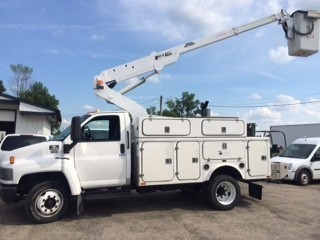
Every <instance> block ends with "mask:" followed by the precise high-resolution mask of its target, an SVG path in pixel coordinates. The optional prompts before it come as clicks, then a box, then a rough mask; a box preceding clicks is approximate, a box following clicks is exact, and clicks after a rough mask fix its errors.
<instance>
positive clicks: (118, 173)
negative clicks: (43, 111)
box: [74, 115, 127, 188]
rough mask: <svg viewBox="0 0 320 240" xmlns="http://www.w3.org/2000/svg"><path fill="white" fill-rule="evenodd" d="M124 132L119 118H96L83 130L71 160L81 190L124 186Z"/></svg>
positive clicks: (113, 116)
mask: <svg viewBox="0 0 320 240" xmlns="http://www.w3.org/2000/svg"><path fill="white" fill-rule="evenodd" d="M125 132H126V131H125V125H124V120H123V119H122V116H121V115H105V116H97V117H95V118H92V119H91V120H90V121H88V122H87V123H86V124H85V125H84V126H83V127H82V141H81V142H79V143H78V144H77V145H76V146H75V155H74V157H75V167H76V169H77V173H78V177H79V179H80V182H81V186H82V187H83V188H97V187H110V186H122V185H125V184H126V170H127V169H126V162H127V152H126V151H127V148H126V147H125V146H124V143H125Z"/></svg>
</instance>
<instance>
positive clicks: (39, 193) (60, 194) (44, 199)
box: [24, 181, 69, 223]
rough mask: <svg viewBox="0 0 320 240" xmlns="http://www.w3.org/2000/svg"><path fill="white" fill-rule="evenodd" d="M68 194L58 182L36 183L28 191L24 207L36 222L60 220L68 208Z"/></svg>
mask: <svg viewBox="0 0 320 240" xmlns="http://www.w3.org/2000/svg"><path fill="white" fill-rule="evenodd" d="M68 203H69V199H68V194H67V192H66V189H65V187H64V186H63V185H62V184H60V183H58V182H53V181H52V182H43V183H39V184H37V185H35V186H34V187H33V188H32V189H31V190H30V191H29V193H28V195H27V198H26V201H25V205H24V209H25V212H26V215H27V216H28V217H29V218H30V219H31V220H32V221H33V222H35V223H49V222H54V221H56V220H58V219H59V218H60V217H61V216H62V215H63V214H64V213H65V212H66V210H67V208H68Z"/></svg>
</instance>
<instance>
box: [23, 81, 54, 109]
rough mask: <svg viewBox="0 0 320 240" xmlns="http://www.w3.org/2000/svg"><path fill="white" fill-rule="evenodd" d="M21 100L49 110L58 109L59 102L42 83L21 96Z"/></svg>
mask: <svg viewBox="0 0 320 240" xmlns="http://www.w3.org/2000/svg"><path fill="white" fill-rule="evenodd" d="M20 98H21V99H23V100H27V101H29V102H32V103H35V104H37V105H41V106H44V107H48V108H58V105H59V100H57V99H56V97H55V96H54V95H50V93H49V90H48V88H47V87H45V86H44V85H43V84H42V83H41V82H35V83H34V84H32V85H31V86H30V88H29V89H27V90H25V91H24V92H22V93H21V94H20Z"/></svg>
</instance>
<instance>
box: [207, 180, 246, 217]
mask: <svg viewBox="0 0 320 240" xmlns="http://www.w3.org/2000/svg"><path fill="white" fill-rule="evenodd" d="M206 192H207V195H206V196H207V200H208V203H209V204H210V206H211V207H213V208H215V209H217V210H222V211H227V210H231V209H233V208H234V207H235V206H236V205H237V203H238V201H239V198H240V194H241V192H240V187H239V184H238V182H237V181H236V180H235V179H234V178H233V177H231V176H228V175H219V176H217V177H214V178H212V179H210V181H209V182H208V185H207V189H206Z"/></svg>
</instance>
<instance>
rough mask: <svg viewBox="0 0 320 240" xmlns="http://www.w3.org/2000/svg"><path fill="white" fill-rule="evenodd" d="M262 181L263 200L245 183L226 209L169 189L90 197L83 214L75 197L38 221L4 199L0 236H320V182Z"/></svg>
mask: <svg viewBox="0 0 320 240" xmlns="http://www.w3.org/2000/svg"><path fill="white" fill-rule="evenodd" d="M261 184H262V185H263V186H264V187H263V198H262V200H261V201H259V200H255V199H253V198H251V197H249V196H248V191H247V185H246V184H242V183H241V190H242V197H241V200H240V203H239V204H238V206H237V207H236V208H234V209H233V210H231V211H227V212H221V211H215V210H212V209H210V207H209V206H208V205H207V203H206V202H205V201H204V200H203V199H202V198H201V196H200V195H199V194H195V193H185V192H180V191H171V192H157V193H152V194H144V195H138V194H133V195H132V196H129V197H125V198H113V199H107V200H99V201H87V202H85V211H84V213H83V214H82V215H81V216H77V215H76V210H75V204H74V203H72V204H71V206H70V208H69V211H68V213H67V214H66V216H64V218H63V219H61V220H60V221H58V222H54V223H49V224H40V225H36V224H33V223H31V222H30V221H29V219H28V218H27V217H26V216H25V214H24V209H23V202H20V203H17V204H10V205H6V204H4V203H3V202H1V200H0V238H1V239H15V240H19V239H30V240H32V239H37V240H41V239H64V240H68V239H181V240H187V239H228V240H229V239H266V240H270V239H273V240H274V239H281V240H282V239H319V240H320V204H319V200H320V182H316V183H313V184H311V185H309V186H306V187H301V186H296V185H293V184H284V183H261Z"/></svg>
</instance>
